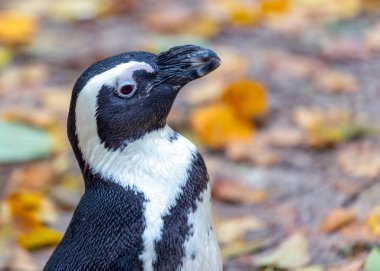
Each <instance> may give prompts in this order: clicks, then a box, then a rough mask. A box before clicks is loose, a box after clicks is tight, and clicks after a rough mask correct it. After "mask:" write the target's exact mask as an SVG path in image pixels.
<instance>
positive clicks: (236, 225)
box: [215, 216, 264, 244]
mask: <svg viewBox="0 0 380 271" xmlns="http://www.w3.org/2000/svg"><path fill="white" fill-rule="evenodd" d="M263 226H264V225H263V222H261V221H260V220H258V219H257V218H255V217H253V216H240V217H234V218H230V219H226V220H222V221H219V222H217V223H215V228H216V233H217V235H218V241H219V242H220V243H221V244H227V243H230V242H233V241H236V240H239V239H241V238H243V237H244V235H245V234H246V233H247V232H248V231H256V230H259V229H262V228H263Z"/></svg>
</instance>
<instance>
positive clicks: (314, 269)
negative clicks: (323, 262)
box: [296, 266, 324, 271]
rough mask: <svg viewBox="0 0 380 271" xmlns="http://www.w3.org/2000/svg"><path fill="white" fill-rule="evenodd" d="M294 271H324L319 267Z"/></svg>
mask: <svg viewBox="0 0 380 271" xmlns="http://www.w3.org/2000/svg"><path fill="white" fill-rule="evenodd" d="M296 271H324V268H323V267H321V266H308V267H303V268H298V269H297V270H296Z"/></svg>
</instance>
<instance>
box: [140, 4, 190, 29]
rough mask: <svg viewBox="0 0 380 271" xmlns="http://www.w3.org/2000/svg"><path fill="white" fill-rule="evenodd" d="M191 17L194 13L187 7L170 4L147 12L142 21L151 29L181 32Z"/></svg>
mask: <svg viewBox="0 0 380 271" xmlns="http://www.w3.org/2000/svg"><path fill="white" fill-rule="evenodd" d="M193 17H195V14H194V13H193V12H192V11H191V10H189V9H184V8H180V7H173V6H170V7H166V8H162V9H156V10H155V11H154V12H150V13H148V14H147V16H145V17H144V19H143V21H144V23H145V25H146V26H147V27H148V28H149V29H151V30H153V31H157V32H162V33H182V31H184V30H186V28H188V26H189V25H190V24H191V23H192V22H193Z"/></svg>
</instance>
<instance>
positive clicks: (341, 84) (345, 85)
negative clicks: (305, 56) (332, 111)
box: [314, 69, 358, 93]
mask: <svg viewBox="0 0 380 271" xmlns="http://www.w3.org/2000/svg"><path fill="white" fill-rule="evenodd" d="M314 81H315V84H316V85H317V86H318V87H319V88H321V89H323V90H325V91H328V92H331V93H347V92H354V91H356V90H357V89H358V82H357V80H356V78H355V77H354V76H353V75H350V74H346V73H343V72H340V71H334V70H331V69H325V70H322V71H320V72H318V73H317V74H316V76H315V77H314Z"/></svg>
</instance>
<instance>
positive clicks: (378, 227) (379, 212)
mask: <svg viewBox="0 0 380 271" xmlns="http://www.w3.org/2000/svg"><path fill="white" fill-rule="evenodd" d="M367 225H368V228H369V230H370V231H371V233H372V234H373V235H375V236H376V237H380V205H377V206H375V207H374V208H373V209H372V211H371V212H370V214H369V215H368V219H367Z"/></svg>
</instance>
